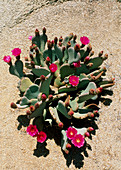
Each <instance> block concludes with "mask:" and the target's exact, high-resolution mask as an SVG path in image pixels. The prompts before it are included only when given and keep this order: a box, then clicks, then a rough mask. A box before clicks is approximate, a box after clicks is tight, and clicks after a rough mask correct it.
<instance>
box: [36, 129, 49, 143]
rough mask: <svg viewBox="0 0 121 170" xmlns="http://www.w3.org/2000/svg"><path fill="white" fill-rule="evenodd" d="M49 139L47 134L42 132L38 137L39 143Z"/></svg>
mask: <svg viewBox="0 0 121 170" xmlns="http://www.w3.org/2000/svg"><path fill="white" fill-rule="evenodd" d="M46 138H47V135H46V133H45V132H43V131H41V132H39V133H38V135H37V142H40V143H43V142H44V141H45V140H46Z"/></svg>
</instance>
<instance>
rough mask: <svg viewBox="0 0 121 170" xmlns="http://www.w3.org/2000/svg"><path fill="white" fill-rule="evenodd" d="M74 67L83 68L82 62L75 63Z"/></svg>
mask: <svg viewBox="0 0 121 170" xmlns="http://www.w3.org/2000/svg"><path fill="white" fill-rule="evenodd" d="M73 65H74V67H76V68H77V67H81V65H80V61H78V62H76V63H73Z"/></svg>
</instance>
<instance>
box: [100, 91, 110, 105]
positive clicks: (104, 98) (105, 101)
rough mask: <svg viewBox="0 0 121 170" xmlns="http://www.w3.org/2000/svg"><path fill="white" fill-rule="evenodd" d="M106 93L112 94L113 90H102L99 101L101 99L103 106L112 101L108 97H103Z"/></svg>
mask: <svg viewBox="0 0 121 170" xmlns="http://www.w3.org/2000/svg"><path fill="white" fill-rule="evenodd" d="M107 95H108V96H112V95H113V91H112V90H103V92H102V94H101V96H100V97H99V101H101V102H102V103H103V104H104V105H105V106H110V104H111V103H112V100H111V99H110V98H108V97H105V96H107ZM103 96H104V97H103Z"/></svg>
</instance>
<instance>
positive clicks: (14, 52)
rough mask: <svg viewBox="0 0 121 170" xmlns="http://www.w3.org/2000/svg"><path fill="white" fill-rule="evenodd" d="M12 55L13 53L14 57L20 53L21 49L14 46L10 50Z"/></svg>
mask: <svg viewBox="0 0 121 170" xmlns="http://www.w3.org/2000/svg"><path fill="white" fill-rule="evenodd" d="M11 52H12V55H14V56H15V57H17V56H19V55H20V54H21V49H19V48H14V49H13V50H12V51H11Z"/></svg>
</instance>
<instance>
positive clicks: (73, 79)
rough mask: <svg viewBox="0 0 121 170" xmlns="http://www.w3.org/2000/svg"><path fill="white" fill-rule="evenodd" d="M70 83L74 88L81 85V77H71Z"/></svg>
mask: <svg viewBox="0 0 121 170" xmlns="http://www.w3.org/2000/svg"><path fill="white" fill-rule="evenodd" d="M69 83H70V84H71V85H72V86H77V85H78V84H79V77H77V76H73V75H72V76H70V77H69Z"/></svg>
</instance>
